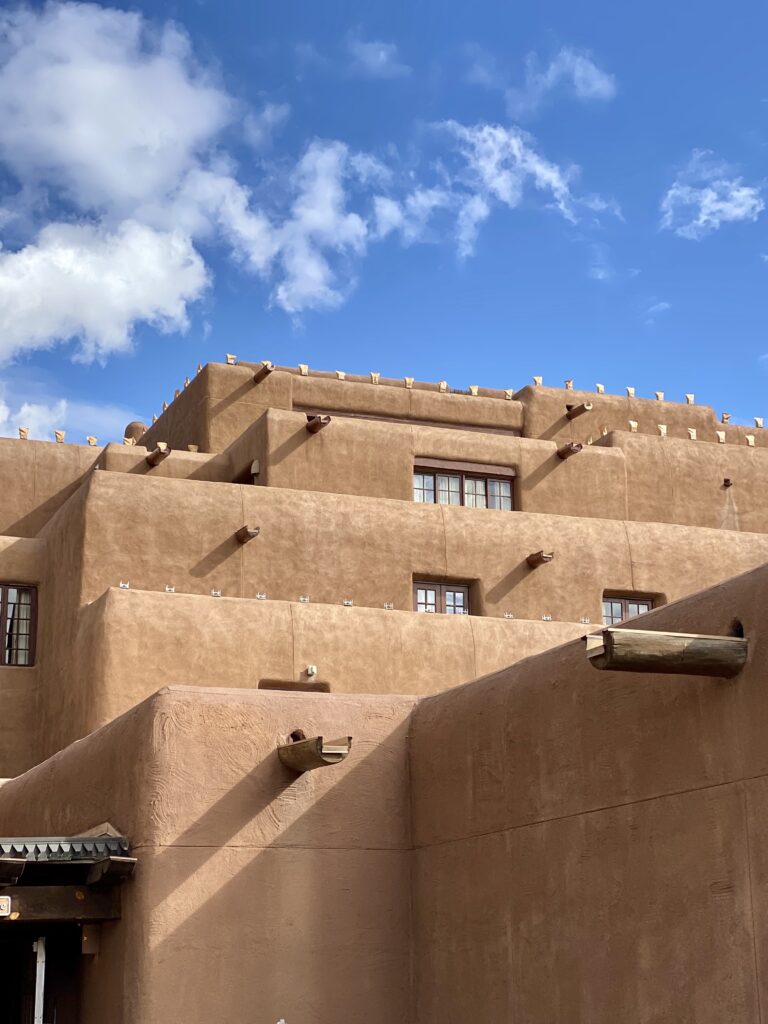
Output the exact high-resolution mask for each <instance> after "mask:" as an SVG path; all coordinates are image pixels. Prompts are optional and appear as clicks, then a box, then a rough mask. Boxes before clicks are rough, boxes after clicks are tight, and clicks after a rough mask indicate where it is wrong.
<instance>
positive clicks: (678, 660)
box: [585, 627, 748, 679]
mask: <svg viewBox="0 0 768 1024" xmlns="http://www.w3.org/2000/svg"><path fill="white" fill-rule="evenodd" d="M585 639H586V642H587V657H588V658H589V661H590V664H592V665H593V666H594V667H595V668H599V669H608V670H610V671H613V672H660V673H665V674H668V675H690V676H718V677H723V678H726V679H730V678H732V677H733V676H735V675H738V673H739V672H740V671H741V670H742V668H743V667H744V663H745V662H746V660H747V653H748V647H747V641H746V639H743V638H742V637H736V636H708V635H706V634H703V633H665V632H661V631H658V630H651V629H618V628H614V627H610V628H609V629H604V630H603V631H602V632H601V633H593V634H591V635H590V636H587V637H586V638H585Z"/></svg>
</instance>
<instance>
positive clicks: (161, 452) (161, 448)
mask: <svg viewBox="0 0 768 1024" xmlns="http://www.w3.org/2000/svg"><path fill="white" fill-rule="evenodd" d="M171 451H172V449H171V448H169V447H168V445H167V444H166V443H165V441H158V442H157V448H155V450H154V451H152V452H150V453H149V455H147V463H148V464H149V465H150V466H157V465H159V464H160V463H161V462H162V461H163V459H167V458H168V456H169V455H170V454H171Z"/></svg>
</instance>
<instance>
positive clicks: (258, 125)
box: [243, 103, 291, 149]
mask: <svg viewBox="0 0 768 1024" xmlns="http://www.w3.org/2000/svg"><path fill="white" fill-rule="evenodd" d="M290 113H291V107H290V104H288V103H265V104H264V106H263V107H262V108H261V110H259V111H258V112H253V111H251V112H250V113H248V114H246V116H245V119H244V120H243V136H244V138H245V141H246V142H247V143H248V144H249V145H251V146H253V148H254V149H267V148H268V147H269V146H271V145H272V139H273V136H274V134H275V132H276V131H277V129H278V128H280V127H281V126H282V125H284V124H285V122H286V121H287V120H288V117H289V116H290Z"/></svg>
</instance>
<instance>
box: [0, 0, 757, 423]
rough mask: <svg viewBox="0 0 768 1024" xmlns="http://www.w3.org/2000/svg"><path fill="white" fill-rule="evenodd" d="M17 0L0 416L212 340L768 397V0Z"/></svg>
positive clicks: (52, 419) (153, 378) (6, 152)
mask: <svg viewBox="0 0 768 1024" xmlns="http://www.w3.org/2000/svg"><path fill="white" fill-rule="evenodd" d="M721 14H722V11H721V9H720V8H719V7H715V6H714V5H709V6H705V7H702V6H701V5H696V6H695V7H694V5H693V4H691V3H680V4H677V5H670V4H668V3H665V4H661V3H659V2H654V0H651V2H648V3H646V4H644V5H626V4H616V3H615V2H613V3H607V2H606V3H598V2H590V0H585V2H584V3H582V4H578V5H575V4H567V3H565V2H562V3H559V2H558V3H545V2H539V3H535V4H534V3H528V4H511V3H501V2H496V3H484V2H478V3H475V4H472V5H468V4H460V3H455V2H443V3H437V2H432V0H429V2H423V0H422V2H414V0H411V2H408V3H402V2H398V3H395V2H390V3H388V4H383V3H381V2H379V3H376V4H373V3H365V2H360V0H358V2H357V3H354V4H352V3H341V2H337V3H317V0H315V2H309V0H301V2H299V0H295V2H285V3H282V4H279V5H272V4H254V3H253V2H252V0H251V2H249V3H246V2H241V0H226V2H223V3H222V2H219V3H213V2H208V0H199V2H186V3H178V4H161V3H143V4H133V5H131V6H130V7H112V6H108V5H106V4H102V5H97V4H60V3H52V4H47V5H42V4H33V5H29V6H21V7H18V6H13V5H9V4H4V5H3V6H2V9H0V240H2V250H0V360H2V364H1V365H0V385H1V386H2V400H1V402H0V433H4V434H15V432H16V428H17V427H18V426H19V425H22V424H23V425H28V426H31V430H32V434H33V435H35V436H41V437H50V436H52V431H53V429H54V428H64V429H66V430H67V439H68V440H71V441H79V442H82V440H83V439H84V437H85V435H86V434H87V433H93V434H96V435H97V436H98V437H99V440H100V441H106V440H109V439H114V438H119V437H120V436H121V434H122V427H123V426H124V424H125V422H126V421H127V420H128V419H130V418H133V417H134V416H140V417H142V418H146V419H149V417H151V415H152V413H153V412H154V413H157V412H159V410H160V407H161V403H162V401H163V400H164V399H165V400H170V398H171V397H172V395H173V390H174V388H176V387H180V386H181V382H182V380H183V378H184V376H185V375H191V374H192V373H193V372H194V368H195V367H196V365H197V364H198V363H205V362H206V361H209V360H220V361H221V360H223V358H224V354H225V353H226V352H232V353H235V354H236V355H237V356H238V357H239V358H241V359H249V360H256V359H271V360H272V361H274V362H276V363H283V364H296V363H298V362H307V363H309V364H310V365H311V366H315V367H318V368H323V369H344V370H347V371H348V372H367V371H369V370H378V371H379V372H381V373H382V374H384V375H391V376H395V377H402V376H405V375H408V376H413V377H416V378H417V379H424V380H438V379H443V378H444V379H447V380H448V381H449V382H450V383H451V385H452V386H455V387H466V386H468V385H469V384H482V385H489V386H497V387H512V388H519V387H522V386H523V385H525V384H526V383H528V382H529V381H530V379H531V377H532V376H533V375H534V374H541V375H543V377H544V380H545V383H551V384H557V385H559V384H561V383H562V381H563V380H564V379H565V378H574V379H575V381H576V386H577V387H586V388H592V387H593V386H594V384H595V383H596V382H598V381H599V382H601V383H603V384H605V386H606V389H607V390H608V391H619V392H621V391H623V389H624V387H625V386H626V385H633V386H634V387H635V388H636V389H637V394H638V395H646V396H648V397H652V395H653V392H654V391H656V390H664V391H665V393H666V395H667V397H669V398H671V399H677V400H684V399H683V395H684V393H686V392H694V393H695V394H696V398H697V401H700V402H706V403H708V404H712V405H714V406H715V408H716V409H717V410H718V411H719V412H720V411H724V410H726V411H729V412H731V414H732V415H733V417H734V420H739V421H743V422H751V417H753V416H768V398H766V384H767V383H768V337H766V319H767V318H766V313H767V309H766V298H765V296H766V282H768V232H767V231H766V224H768V211H766V209H765V204H766V195H768V184H767V183H766V154H767V153H768V70H766V67H767V66H766V64H765V60H764V40H765V38H766V29H768V24H767V23H768V8H766V6H765V5H764V4H758V3H747V4H738V3H737V4H735V5H731V6H730V7H729V9H728V17H722V16H721Z"/></svg>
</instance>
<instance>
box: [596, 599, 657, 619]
mask: <svg viewBox="0 0 768 1024" xmlns="http://www.w3.org/2000/svg"><path fill="white" fill-rule="evenodd" d="M606 605H614V606H616V605H618V606H619V612H620V616H621V617H620V618H617V617H616V614H615V609H611V610H610V611H609V610H608V609H606ZM630 605H634V606H637V610H634V609H633V610H630ZM653 607H654V600H653V598H652V597H646V596H645V595H640V594H611V593H607V594H603V625H604V626H616V625H618V624H619V623H620V622H626V620H627V619H634V618H636V617H637V616H638V615H644V614H645V613H646V612H649V611H651V609H652V608H653Z"/></svg>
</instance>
